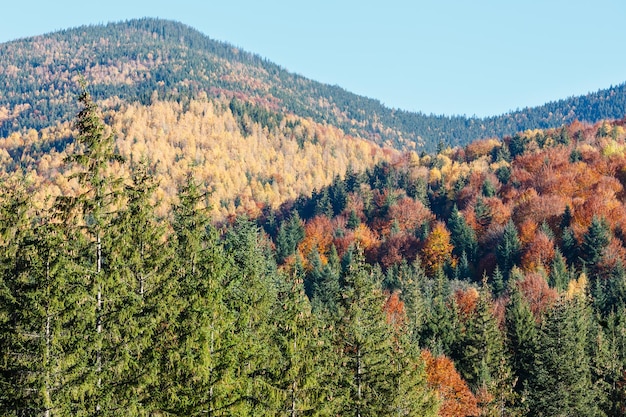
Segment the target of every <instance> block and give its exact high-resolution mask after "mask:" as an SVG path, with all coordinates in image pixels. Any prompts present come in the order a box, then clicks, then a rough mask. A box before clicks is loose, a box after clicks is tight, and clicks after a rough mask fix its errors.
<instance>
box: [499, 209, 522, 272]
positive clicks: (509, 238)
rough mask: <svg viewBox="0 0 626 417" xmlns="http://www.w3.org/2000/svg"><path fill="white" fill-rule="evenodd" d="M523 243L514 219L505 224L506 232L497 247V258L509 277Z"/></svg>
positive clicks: (517, 260) (501, 268)
mask: <svg viewBox="0 0 626 417" xmlns="http://www.w3.org/2000/svg"><path fill="white" fill-rule="evenodd" d="M521 250H522V244H521V242H520V240H519V237H518V235H517V228H516V227H515V224H514V223H513V221H512V220H509V222H508V223H507V224H506V226H504V233H503V234H502V239H501V240H500V243H499V244H498V246H497V248H496V258H497V260H498V266H500V270H501V271H502V273H503V274H504V276H505V277H508V275H509V273H510V272H511V269H512V268H513V266H515V265H517V264H518V262H519V259H520V256H521Z"/></svg>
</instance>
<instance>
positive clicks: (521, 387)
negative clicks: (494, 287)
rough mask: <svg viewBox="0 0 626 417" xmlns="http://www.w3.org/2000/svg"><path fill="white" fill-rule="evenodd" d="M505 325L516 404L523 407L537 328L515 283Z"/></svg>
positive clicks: (531, 372)
mask: <svg viewBox="0 0 626 417" xmlns="http://www.w3.org/2000/svg"><path fill="white" fill-rule="evenodd" d="M505 326H506V336H507V338H506V340H507V347H508V350H509V353H510V357H511V366H512V370H513V375H514V376H515V378H516V383H515V387H514V388H515V392H516V393H517V394H518V401H517V406H518V407H519V408H522V409H523V406H524V405H525V404H526V403H527V401H526V396H527V395H528V393H527V392H526V391H525V388H526V386H527V384H528V381H529V380H530V378H531V377H532V375H533V366H534V357H535V353H536V349H537V329H536V323H535V318H534V317H533V313H532V312H531V311H530V306H529V305H528V302H527V301H526V299H525V298H524V296H523V295H522V293H521V292H520V290H519V288H518V287H517V285H514V286H513V288H512V291H511V298H510V300H509V303H508V304H507V307H506V312H505Z"/></svg>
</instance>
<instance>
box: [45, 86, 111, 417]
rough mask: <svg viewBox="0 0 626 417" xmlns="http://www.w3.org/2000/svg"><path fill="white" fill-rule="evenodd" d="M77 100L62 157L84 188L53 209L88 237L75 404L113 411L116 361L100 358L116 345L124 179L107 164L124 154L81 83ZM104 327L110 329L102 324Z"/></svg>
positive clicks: (83, 253) (83, 262)
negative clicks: (71, 141) (115, 263)
mask: <svg viewBox="0 0 626 417" xmlns="http://www.w3.org/2000/svg"><path fill="white" fill-rule="evenodd" d="M81 88H82V91H81V94H80V95H79V99H78V100H79V102H80V103H81V105H82V106H83V108H82V109H81V111H80V112H79V113H78V116H77V118H76V122H75V126H76V129H77V136H76V138H75V151H74V153H73V154H71V155H69V156H67V157H66V159H65V162H66V163H67V164H69V165H70V166H71V167H72V168H73V169H74V172H73V174H72V175H71V177H72V178H76V179H77V181H78V184H79V185H80V186H81V187H82V192H81V193H80V194H79V195H77V196H61V197H59V198H58V199H57V203H56V209H57V210H58V213H59V215H60V216H61V218H62V219H63V221H64V222H65V223H66V225H71V226H74V227H77V228H78V229H80V230H81V231H82V232H83V233H84V235H85V236H86V238H87V241H86V245H85V246H84V247H83V248H82V250H81V254H80V257H77V258H76V259H77V265H78V266H80V267H81V268H82V269H83V274H84V276H85V280H86V282H85V287H84V288H85V290H86V293H87V294H85V295H86V297H87V299H88V300H89V301H88V302H87V303H86V305H84V306H83V309H84V312H83V313H82V314H83V317H84V318H85V320H91V317H93V323H92V324H91V329H86V330H85V331H86V334H85V335H84V336H85V338H86V339H87V340H88V342H87V344H86V345H85V348H84V349H85V351H84V354H83V355H82V357H83V363H81V364H77V367H82V369H83V372H84V374H83V377H82V378H81V379H80V383H79V385H80V386H79V387H77V390H76V392H77V394H76V395H77V401H78V403H77V407H78V409H80V410H81V412H85V413H105V414H106V413H108V412H110V411H108V410H109V409H115V408H116V407H117V402H116V401H115V399H113V398H112V397H111V396H110V395H109V394H108V393H107V392H106V391H107V389H108V387H110V386H111V383H112V382H113V381H106V380H105V379H106V378H108V377H109V374H108V369H112V368H110V366H113V365H114V364H109V363H105V362H104V357H103V355H104V352H105V350H107V349H111V350H112V349H114V348H115V339H114V338H115V333H116V331H117V330H116V326H117V325H118V324H119V323H118V322H117V323H116V322H114V321H108V318H109V316H110V314H111V313H112V312H113V311H114V308H115V306H116V301H117V300H116V298H117V295H118V291H119V290H120V286H119V285H118V284H119V283H118V282H116V281H115V276H114V275H112V274H111V273H110V270H109V264H108V261H109V260H110V257H111V256H112V254H111V253H108V252H107V250H108V249H111V245H110V240H111V238H112V231H111V225H112V221H113V219H114V218H115V216H116V209H117V206H118V205H119V202H120V198H121V196H122V179H121V178H120V177H117V176H116V175H114V174H113V173H112V169H111V164H112V163H114V162H122V161H123V158H122V157H121V156H120V155H119V154H118V153H117V152H116V151H115V138H114V136H113V134H112V133H107V128H106V126H105V124H104V122H103V121H102V118H101V116H100V115H99V112H98V107H97V105H96V103H95V102H94V101H93V100H92V98H91V95H90V94H89V92H88V91H87V88H86V85H85V83H84V81H82V82H81ZM105 326H108V327H105Z"/></svg>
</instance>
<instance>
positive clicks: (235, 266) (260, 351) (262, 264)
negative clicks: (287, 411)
mask: <svg viewBox="0 0 626 417" xmlns="http://www.w3.org/2000/svg"><path fill="white" fill-rule="evenodd" d="M224 249H225V250H226V253H227V256H228V260H229V263H230V265H231V268H230V269H229V271H228V274H227V275H226V284H225V288H226V294H227V296H228V298H227V299H225V304H226V307H227V309H228V311H231V312H233V318H234V322H233V326H234V329H233V331H232V334H233V336H234V345H233V349H232V351H233V353H234V354H235V355H236V358H237V366H236V368H235V372H236V374H235V377H234V378H235V380H234V382H233V385H232V389H231V395H233V396H235V398H238V400H237V401H238V404H237V405H236V406H235V408H233V409H232V410H231V413H235V414H237V415H247V414H250V415H259V414H264V413H267V412H268V409H271V407H272V404H270V403H267V402H266V399H267V398H268V395H269V394H268V391H267V386H266V382H265V378H264V375H266V374H271V373H272V372H273V369H274V361H273V354H272V351H271V350H270V346H271V339H270V337H271V334H272V332H271V325H272V321H271V320H270V317H271V314H272V306H273V304H274V302H275V300H276V298H277V283H276V281H277V279H276V264H275V263H273V262H272V261H273V257H272V256H271V254H270V253H269V252H268V246H267V244H266V242H265V241H264V240H263V238H262V236H261V235H260V233H259V229H258V227H257V226H256V225H255V224H254V223H253V222H251V221H250V220H248V219H246V218H238V219H237V220H236V221H235V223H234V224H233V226H232V227H230V228H229V229H228V230H227V232H226V234H225V237H224Z"/></svg>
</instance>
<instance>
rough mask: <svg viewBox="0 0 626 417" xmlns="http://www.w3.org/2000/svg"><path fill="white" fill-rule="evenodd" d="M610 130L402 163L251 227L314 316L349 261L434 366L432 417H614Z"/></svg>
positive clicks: (620, 209) (619, 164)
mask: <svg viewBox="0 0 626 417" xmlns="http://www.w3.org/2000/svg"><path fill="white" fill-rule="evenodd" d="M624 122H625V121H624V120H622V121H618V122H615V123H609V122H601V123H598V124H595V125H587V124H581V123H574V124H572V125H569V126H567V127H565V128H561V129H554V130H545V131H540V130H536V131H527V132H525V133H523V134H519V135H515V136H513V137H507V138H504V140H495V139H490V140H483V141H477V142H474V143H472V144H470V145H468V146H467V147H465V148H454V149H452V148H447V149H444V150H443V151H442V152H441V153H440V154H438V155H436V156H425V157H422V158H420V157H418V156H417V155H415V154H407V155H406V156H404V157H402V158H401V159H398V160H396V161H394V162H392V163H382V164H380V165H378V166H377V167H376V168H375V169H373V170H368V171H367V172H366V173H365V174H362V175H358V174H354V173H352V174H348V175H346V178H345V179H344V180H340V181H335V182H334V183H333V184H332V185H331V186H330V187H328V188H324V189H322V190H319V191H318V192H316V193H314V195H313V198H311V199H300V200H298V201H297V202H295V203H294V204H290V205H288V206H285V207H284V208H283V210H282V211H280V212H279V213H276V214H273V215H272V216H270V217H269V218H267V219H265V220H263V219H260V220H259V225H260V226H261V227H263V229H264V230H265V231H266V233H268V235H269V236H270V237H271V238H272V241H273V243H274V246H275V248H276V252H275V254H276V260H277V262H278V264H279V268H280V269H281V270H284V271H290V272H291V273H293V271H299V270H302V269H304V271H305V274H304V289H305V292H306V294H307V296H308V298H309V299H310V300H311V304H312V309H313V312H314V313H315V312H317V313H318V314H322V315H324V314H332V312H335V311H337V309H338V308H339V306H340V305H341V299H342V297H344V296H345V295H344V294H345V292H346V291H349V288H348V287H346V286H345V285H346V284H345V283H346V281H345V279H344V278H343V277H342V273H343V272H342V271H345V268H346V265H350V263H351V262H352V260H353V259H355V258H354V248H359V249H360V250H361V251H362V253H363V255H364V257H365V259H366V261H367V263H368V264H369V265H371V266H372V268H374V270H375V271H377V272H376V273H374V276H375V277H376V280H377V282H378V284H377V285H378V286H380V288H382V290H383V291H384V292H385V294H386V295H387V301H386V304H385V311H386V314H387V320H388V322H390V323H392V324H393V325H395V326H398V328H401V329H403V330H402V332H403V333H404V334H409V335H410V338H411V341H412V343H413V344H414V345H415V346H419V347H420V349H422V357H423V358H424V359H425V360H426V363H427V364H432V363H433V362H432V361H440V362H439V365H438V366H434V365H433V366H432V367H431V366H428V365H427V379H428V381H429V384H430V386H433V387H435V389H436V391H437V392H438V397H439V399H440V400H441V401H442V402H441V404H440V409H439V415H442V416H470V415H489V416H496V415H497V416H502V415H507V416H563V415H567V416H575V415H576V416H605V415H606V416H622V415H624V413H625V412H626V408H625V404H626V403H625V400H626V389H625V386H626V384H625V383H626V349H625V346H626V344H625V342H626V340H625V339H624V335H625V334H626V321H625V318H626V315H625V314H626V311H625V307H626V272H625V271H626V270H625V269H624V265H625V262H626V249H625V244H626V238H625V236H626V235H625V233H624V231H625V230H626V208H625V207H624V195H625V194H624V185H625V181H626V176H625V174H626V141H625V139H626V131H625V129H624ZM329 312H330V313H329ZM448 362H450V363H448ZM444 364H445V365H444ZM442 381H446V382H447V383H451V382H450V381H462V382H461V385H458V386H457V389H459V390H460V391H458V392H464V395H461V394H458V395H457V394H454V395H453V394H451V393H450V391H447V389H448V387H447V386H446V385H445V382H442ZM467 389H469V391H463V390H467ZM459 401H466V403H464V405H462V406H459V404H458V402H459Z"/></svg>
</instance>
